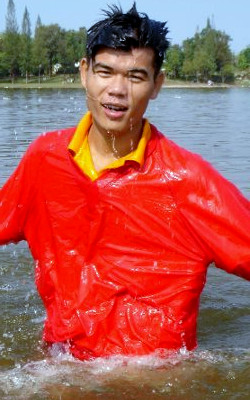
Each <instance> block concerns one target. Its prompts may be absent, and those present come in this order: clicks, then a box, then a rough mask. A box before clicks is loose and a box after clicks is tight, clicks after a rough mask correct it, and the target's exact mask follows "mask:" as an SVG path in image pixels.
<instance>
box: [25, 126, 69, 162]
mask: <svg viewBox="0 0 250 400" xmlns="http://www.w3.org/2000/svg"><path fill="white" fill-rule="evenodd" d="M75 129H76V128H75V127H72V128H66V129H60V130H56V131H51V132H44V133H42V134H41V135H39V136H38V137H37V138H36V139H35V140H34V141H33V142H32V143H31V145H30V146H29V148H28V151H27V153H28V155H30V156H32V155H43V154H47V153H51V152H53V153H54V152H56V153H62V152H66V151H67V147H68V144H69V142H70V140H71V138H72V136H73V134H74V132H75Z"/></svg>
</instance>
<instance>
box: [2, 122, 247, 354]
mask: <svg viewBox="0 0 250 400" xmlns="http://www.w3.org/2000/svg"><path fill="white" fill-rule="evenodd" d="M151 128H152V137H151V139H150V141H149V143H148V145H147V148H146V154H145V163H144V165H143V166H142V167H140V166H139V165H138V164H135V163H133V162H132V161H131V162H127V163H126V165H125V166H123V167H121V168H118V169H115V170H110V171H107V172H106V173H104V174H103V175H102V176H101V177H100V178H98V179H97V180H96V181H94V182H92V181H91V180H90V179H89V178H88V177H86V176H85V175H84V174H83V173H82V171H80V169H79V168H78V167H77V165H76V164H75V162H74V160H73V159H72V157H71V155H70V153H69V152H68V150H67V146H68V143H69V141H70V139H71V137H72V135H73V133H74V130H75V129H68V130H65V131H58V132H52V133H48V134H46V135H43V136H41V137H40V138H38V139H37V140H36V141H35V142H34V143H33V144H32V145H31V146H30V148H29V149H28V151H27V153H26V154H25V155H24V157H23V159H22V161H21V163H20V165H19V166H18V168H17V170H16V171H15V173H14V174H13V175H12V177H11V178H10V179H9V180H8V182H7V183H6V184H5V186H4V187H3V189H2V191H1V200H0V206H1V207H0V212H1V220H0V221H1V229H0V243H2V244H3V243H7V242H10V241H15V242H16V241H19V240H23V239H24V240H27V241H28V243H29V247H30V250H31V253H32V255H33V257H34V259H35V260H36V274H35V276H36V284H37V288H38V291H39V293H40V295H41V297H42V299H43V302H44V305H45V307H46V311H47V319H46V323H45V328H44V339H45V340H46V341H48V342H66V343H68V344H69V346H70V349H71V352H72V353H73V354H74V355H75V356H77V357H79V358H82V359H85V358H90V357H96V356H109V355H113V354H133V355H135V354H138V355H139V354H147V353H150V352H152V351H154V350H156V349H179V348H181V347H183V346H185V347H186V348H187V349H193V348H194V347H195V346H196V322H197V314H198V307H199V298H200V293H201V291H202V289H203V286H204V284H205V280H206V272H207V267H208V265H209V264H210V263H211V262H215V263H216V265H217V266H218V267H220V268H223V269H224V270H226V271H228V272H230V273H233V274H236V275H239V276H242V277H244V278H246V279H250V205H249V201H248V200H247V199H245V198H244V197H243V196H242V195H241V194H240V192H239V191H238V190H237V189H236V188H235V187H234V186H233V185H232V184H231V183H229V182H228V181H227V180H225V179H224V178H223V177H222V176H220V175H219V174H218V173H217V172H216V171H215V170H214V169H213V168H212V167H211V166H210V165H209V164H208V163H207V162H205V161H204V160H202V159H201V158H200V157H199V156H197V155H194V154H192V153H190V152H188V151H186V150H184V149H182V148H180V147H179V146H177V145H176V144H174V143H173V142H171V141H170V140H168V139H166V138H165V137H164V136H163V135H162V134H160V133H159V132H158V131H157V130H156V128H154V127H153V126H151Z"/></svg>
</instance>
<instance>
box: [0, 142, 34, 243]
mask: <svg viewBox="0 0 250 400" xmlns="http://www.w3.org/2000/svg"><path fill="white" fill-rule="evenodd" d="M29 158H30V155H29V150H28V151H27V153H26V154H25V155H24V157H23V158H22V160H21V162H20V164H19V165H18V167H17V168H16V170H15V172H14V173H13V174H12V175H11V177H10V178H9V179H8V180H7V182H6V183H5V185H4V186H3V187H2V189H1V192H0V244H7V243H9V242H18V241H20V240H23V239H25V237H24V234H23V228H24V224H25V218H26V215H27V212H28V207H29V201H30V200H29V199H30V187H31V174H30V172H31V166H30V160H29Z"/></svg>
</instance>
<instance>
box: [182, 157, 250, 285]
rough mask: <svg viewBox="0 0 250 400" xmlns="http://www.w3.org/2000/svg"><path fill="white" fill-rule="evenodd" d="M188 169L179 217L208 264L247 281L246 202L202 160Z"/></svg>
mask: <svg viewBox="0 0 250 400" xmlns="http://www.w3.org/2000/svg"><path fill="white" fill-rule="evenodd" d="M191 169H192V173H191V174H190V176H189V179H187V181H186V183H185V185H184V188H183V189H182V195H181V201H180V205H181V209H182V213H183V215H184V216H185V218H186V220H187V221H188V223H189V224H190V225H191V227H192V229H193V230H194V231H195V234H196V235H198V237H199V238H201V240H202V242H203V243H204V246H205V249H206V251H207V254H208V258H209V259H210V260H211V262H214V263H215V265H216V266H217V267H219V268H222V269H224V270H226V271H227V272H229V273H232V274H235V275H238V276H241V277H243V278H245V279H248V280H250V202H249V200H247V199H246V198H245V197H244V196H243V195H242V194H241V193H240V191H239V190H238V189H237V188H236V187H235V186H234V185H233V184H232V183H230V182H229V181H228V180H226V179H225V178H224V177H222V176H221V175H220V174H219V173H218V172H217V171H216V170H214V169H213V167H212V166H211V165H210V164H209V163H206V162H204V161H203V160H202V161H200V164H199V165H198V166H197V164H196V165H192V167H191ZM189 170H190V169H189ZM184 192H185V193H184Z"/></svg>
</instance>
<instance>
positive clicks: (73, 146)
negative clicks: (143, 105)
mask: <svg viewBox="0 0 250 400" xmlns="http://www.w3.org/2000/svg"><path fill="white" fill-rule="evenodd" d="M91 125H92V116H91V113H90V112H87V114H85V116H84V117H83V118H82V120H81V121H80V123H79V124H78V126H77V128H76V131H75V133H74V136H73V138H72V139H71V141H70V144H69V146H68V149H69V150H71V152H72V153H73V158H74V160H75V162H76V164H77V165H78V166H79V168H80V169H81V170H82V171H83V172H84V173H85V174H86V175H87V176H88V177H89V178H90V179H91V180H92V181H94V180H95V179H97V178H98V177H99V176H100V175H102V174H103V172H104V171H106V170H107V169H114V168H119V167H121V166H123V165H124V164H125V162H126V161H128V160H132V161H135V162H137V163H138V164H140V165H143V163H144V153H145V148H146V145H147V143H148V141H149V139H150V136H151V129H150V125H149V122H148V121H147V120H145V121H144V126H143V132H142V136H141V139H140V141H139V143H138V146H137V148H136V149H135V150H133V151H131V153H129V154H127V155H126V156H124V157H121V158H119V159H118V160H115V161H113V162H112V163H110V164H109V165H107V166H106V167H105V168H103V169H102V170H100V171H96V169H95V167H94V163H93V160H92V157H91V153H90V148H89V143H88V132H89V129H90V127H91Z"/></svg>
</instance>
